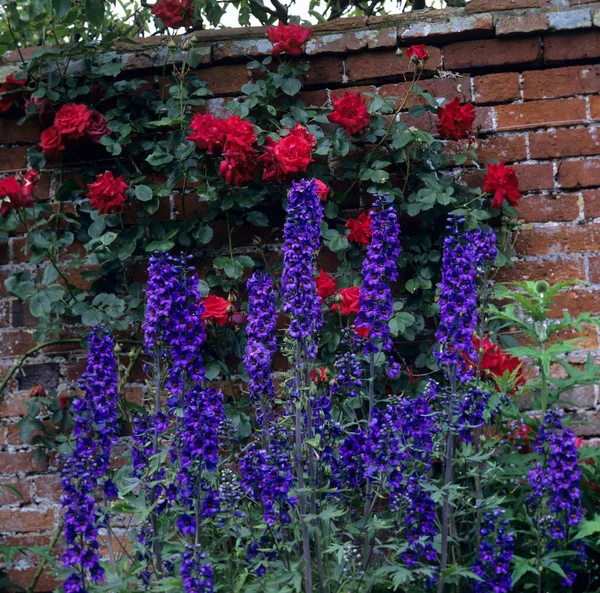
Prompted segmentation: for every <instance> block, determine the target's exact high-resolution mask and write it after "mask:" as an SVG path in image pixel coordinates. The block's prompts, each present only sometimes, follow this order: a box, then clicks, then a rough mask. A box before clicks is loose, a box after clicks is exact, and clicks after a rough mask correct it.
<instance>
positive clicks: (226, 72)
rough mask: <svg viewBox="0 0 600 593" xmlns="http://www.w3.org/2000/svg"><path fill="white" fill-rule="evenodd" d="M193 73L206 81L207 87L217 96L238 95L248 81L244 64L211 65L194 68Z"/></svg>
mask: <svg viewBox="0 0 600 593" xmlns="http://www.w3.org/2000/svg"><path fill="white" fill-rule="evenodd" d="M195 74H196V76H197V77H198V78H199V79H200V80H204V81H205V82H206V83H208V88H209V89H210V90H211V91H212V92H213V93H214V94H215V95H217V96H219V95H239V94H240V93H241V91H240V89H241V88H242V86H243V85H245V84H246V83H247V82H248V68H246V66H245V64H231V65H229V66H213V67H212V68H203V69H201V70H196V72H195Z"/></svg>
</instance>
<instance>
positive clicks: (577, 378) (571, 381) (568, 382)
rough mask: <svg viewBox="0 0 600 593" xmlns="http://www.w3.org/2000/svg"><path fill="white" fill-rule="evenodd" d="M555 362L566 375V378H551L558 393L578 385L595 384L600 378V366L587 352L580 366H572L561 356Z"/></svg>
mask: <svg viewBox="0 0 600 593" xmlns="http://www.w3.org/2000/svg"><path fill="white" fill-rule="evenodd" d="M555 362H556V364H559V365H560V366H561V367H562V368H563V369H564V370H565V372H566V373H567V375H568V377H567V378H566V379H559V378H552V379H551V380H552V383H553V385H554V387H555V390H556V392H557V394H558V395H560V394H561V393H563V392H564V391H568V390H569V389H573V388H574V387H577V386H579V385H595V384H596V383H597V382H598V381H599V380H600V366H598V365H596V364H595V363H594V361H593V360H592V357H591V355H590V354H588V356H587V358H586V361H585V364H584V365H583V367H581V368H578V367H576V366H573V365H572V364H569V362H567V361H566V360H564V359H561V358H559V359H557V360H556V361H555Z"/></svg>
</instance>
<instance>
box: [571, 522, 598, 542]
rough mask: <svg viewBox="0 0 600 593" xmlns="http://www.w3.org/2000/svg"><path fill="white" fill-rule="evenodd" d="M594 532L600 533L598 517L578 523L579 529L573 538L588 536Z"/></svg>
mask: <svg viewBox="0 0 600 593" xmlns="http://www.w3.org/2000/svg"><path fill="white" fill-rule="evenodd" d="M595 533H600V519H594V520H593V521H582V522H581V523H580V524H579V531H578V532H577V535H576V536H575V539H582V538H584V537H589V536H590V535H594V534H595Z"/></svg>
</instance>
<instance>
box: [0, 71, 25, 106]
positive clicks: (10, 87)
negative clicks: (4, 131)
mask: <svg viewBox="0 0 600 593" xmlns="http://www.w3.org/2000/svg"><path fill="white" fill-rule="evenodd" d="M26 84H27V79H26V78H22V79H21V80H17V79H16V78H15V77H14V76H13V75H12V74H9V75H8V76H7V77H6V80H5V81H4V82H3V83H2V85H0V113H6V112H7V111H8V110H9V109H10V108H11V107H12V106H13V105H14V103H15V99H16V98H17V97H18V94H17V93H12V92H10V91H16V90H17V89H20V88H21V87H24V86H25V85H26ZM3 93H8V94H6V95H5V94H3Z"/></svg>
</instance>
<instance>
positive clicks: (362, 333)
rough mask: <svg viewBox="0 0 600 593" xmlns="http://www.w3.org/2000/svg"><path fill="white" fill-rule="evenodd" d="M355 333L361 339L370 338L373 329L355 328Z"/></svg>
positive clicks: (366, 326) (367, 327)
mask: <svg viewBox="0 0 600 593" xmlns="http://www.w3.org/2000/svg"><path fill="white" fill-rule="evenodd" d="M354 331H355V332H356V335H357V336H358V337H359V338H368V337H369V334H370V333H371V328H370V327H369V326H368V325H361V326H360V327H357V326H356V325H355V326H354Z"/></svg>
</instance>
